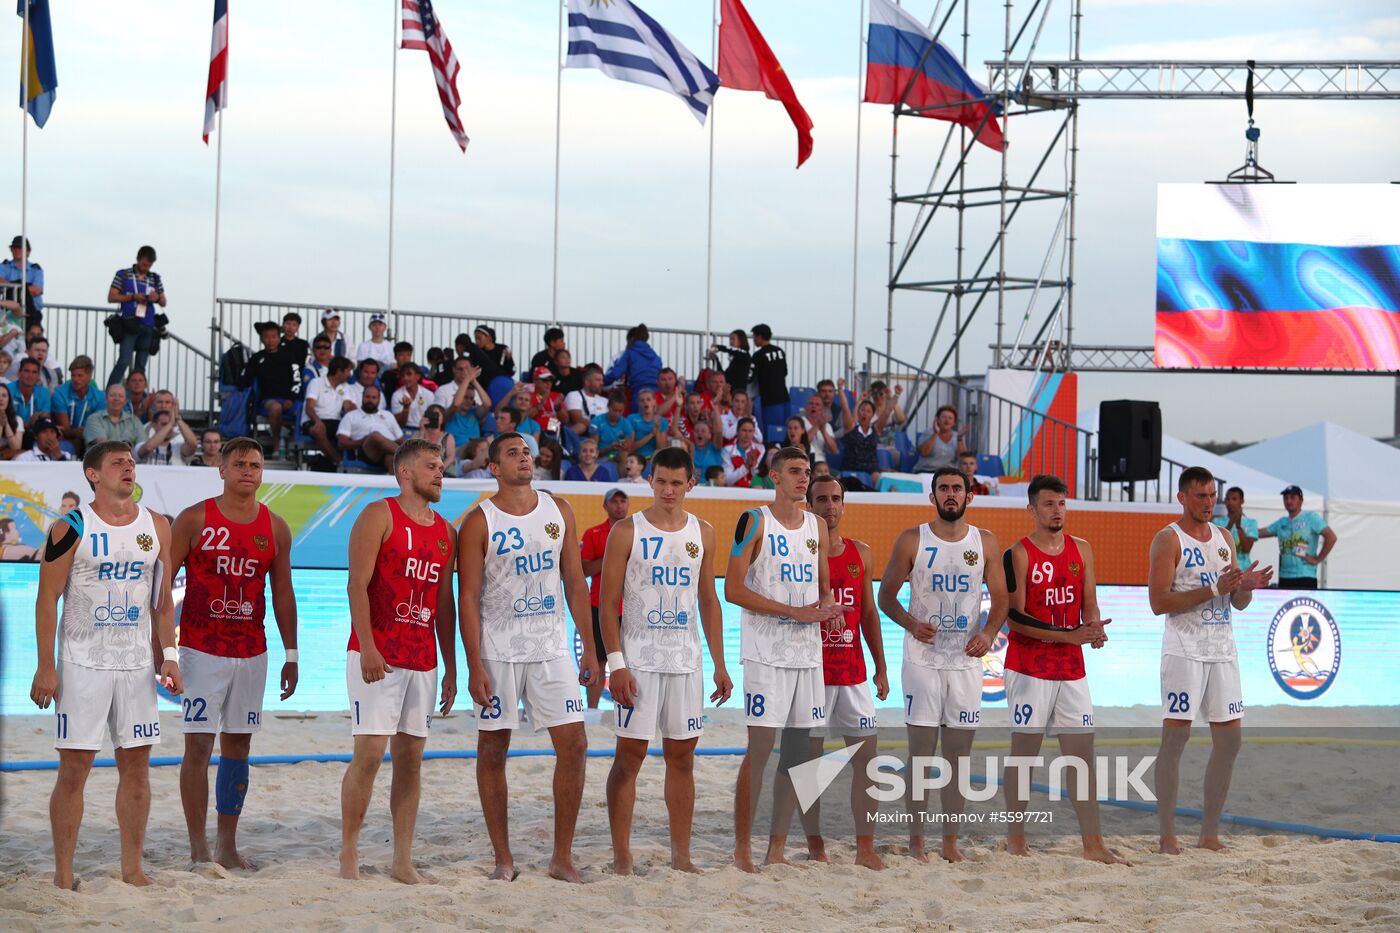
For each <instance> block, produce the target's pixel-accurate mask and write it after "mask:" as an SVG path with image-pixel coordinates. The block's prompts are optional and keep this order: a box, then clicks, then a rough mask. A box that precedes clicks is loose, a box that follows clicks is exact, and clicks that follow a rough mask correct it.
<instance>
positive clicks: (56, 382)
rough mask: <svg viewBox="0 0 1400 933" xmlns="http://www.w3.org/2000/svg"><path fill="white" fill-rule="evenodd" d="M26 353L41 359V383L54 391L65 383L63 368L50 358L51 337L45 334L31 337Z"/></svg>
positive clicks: (35, 358) (26, 343)
mask: <svg viewBox="0 0 1400 933" xmlns="http://www.w3.org/2000/svg"><path fill="white" fill-rule="evenodd" d="M24 355H25V356H27V357H29V358H30V359H32V360H38V361H39V384H40V385H42V386H43V387H44V388H46V389H48V390H49V391H50V392H52V391H53V390H54V389H57V388H58V387H59V386H60V385H62V384H63V370H62V369H60V368H59V367H58V365H57V364H55V363H54V361H53V360H51V359H49V338H47V337H45V336H44V335H43V334H36V335H35V336H33V337H30V338H29V339H28V340H27V341H26V342H25V349H24ZM16 365H18V364H16Z"/></svg>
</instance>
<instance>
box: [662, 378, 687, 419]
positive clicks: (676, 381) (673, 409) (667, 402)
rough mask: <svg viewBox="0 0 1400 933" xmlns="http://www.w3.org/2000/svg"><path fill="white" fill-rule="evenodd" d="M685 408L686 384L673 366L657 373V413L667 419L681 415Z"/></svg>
mask: <svg viewBox="0 0 1400 933" xmlns="http://www.w3.org/2000/svg"><path fill="white" fill-rule="evenodd" d="M684 410H685V386H684V385H682V384H681V378H680V376H678V375H676V371H675V370H674V369H672V368H671V367H669V366H667V367H664V368H663V369H662V370H661V371H660V372H658V373H657V374H656V413H657V414H659V415H660V416H661V417H663V418H665V419H666V420H667V421H673V420H675V419H676V418H678V417H680V414H681V412H682V411H684Z"/></svg>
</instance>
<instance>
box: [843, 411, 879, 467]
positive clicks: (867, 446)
mask: <svg viewBox="0 0 1400 933" xmlns="http://www.w3.org/2000/svg"><path fill="white" fill-rule="evenodd" d="M843 398H844V396H843ZM879 446H880V432H879V429H878V428H877V427H876V426H875V403H874V402H872V401H871V400H870V399H868V398H863V399H861V400H860V404H859V405H857V406H856V423H855V424H854V425H853V426H852V427H851V429H850V430H849V431H847V432H846V434H845V436H844V437H842V438H841V475H842V476H848V475H849V474H851V473H868V474H869V475H870V477H871V480H872V482H871V485H872V486H873V485H875V483H874V480H875V478H876V472H877V471H878V470H879V469H880V455H879V453H878V452H877V451H878V448H879Z"/></svg>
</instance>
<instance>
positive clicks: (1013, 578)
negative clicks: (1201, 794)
mask: <svg viewBox="0 0 1400 933" xmlns="http://www.w3.org/2000/svg"><path fill="white" fill-rule="evenodd" d="M1028 493H1029V495H1030V504H1029V505H1028V506H1027V511H1029V512H1030V513H1031V517H1032V518H1033V519H1034V520H1035V530H1034V531H1032V532H1031V533H1030V535H1029V536H1027V537H1025V538H1022V539H1021V540H1020V541H1018V542H1016V543H1015V544H1013V545H1012V546H1011V549H1010V550H1009V551H1007V552H1006V559H1005V565H1006V585H1007V589H1008V590H1009V591H1010V596H1011V610H1010V614H1011V618H1010V620H1009V624H1010V626H1011V634H1010V638H1009V643H1008V645H1007V648H1006V705H1007V706H1008V707H1009V708H1010V710H1011V756H1010V757H1011V759H1012V760H1013V761H1014V760H1015V759H1018V758H1021V759H1024V758H1034V757H1035V756H1036V755H1038V754H1039V753H1040V745H1041V742H1042V741H1043V740H1044V738H1045V732H1046V730H1047V727H1048V728H1049V729H1051V730H1053V731H1054V732H1055V733H1056V734H1057V735H1058V736H1059V739H1060V753H1061V754H1062V755H1064V756H1066V757H1072V758H1077V759H1079V760H1080V761H1082V762H1083V763H1084V768H1083V769H1082V770H1081V769H1077V768H1075V769H1071V770H1072V771H1077V772H1078V774H1079V775H1080V779H1077V780H1076V779H1071V780H1070V782H1069V783H1070V788H1069V790H1070V799H1071V800H1072V801H1073V803H1074V812H1075V815H1076V816H1077V817H1078V818H1079V834H1080V837H1081V838H1082V839H1083V841H1084V857H1085V858H1086V859H1091V860H1093V861H1096V862H1107V863H1109V864H1115V863H1116V864H1122V865H1126V864H1129V863H1128V862H1126V861H1124V860H1123V859H1121V858H1119V857H1118V855H1117V854H1116V853H1114V852H1113V851H1112V850H1111V849H1109V848H1108V846H1106V845H1105V844H1104V841H1103V835H1102V833H1101V832H1100V830H1099V805H1098V801H1097V800H1096V799H1095V794H1094V707H1093V703H1092V702H1091V701H1090V699H1089V684H1088V681H1087V680H1086V679H1085V677H1084V648H1083V646H1084V645H1091V646H1092V647H1094V648H1101V647H1103V645H1104V643H1105V642H1106V641H1107V640H1108V636H1107V635H1106V634H1105V633H1104V626H1105V625H1107V624H1108V623H1109V622H1110V621H1111V620H1109V619H1102V618H1100V616H1099V601H1098V594H1097V592H1096V587H1095V578H1094V551H1093V549H1092V548H1091V547H1089V542H1088V541H1085V540H1084V539H1082V538H1076V537H1073V536H1072V535H1067V534H1065V498H1066V496H1067V495H1068V494H1069V487H1068V486H1066V485H1065V482H1064V480H1062V479H1060V478H1059V477H1058V476H1049V475H1044V474H1042V475H1039V476H1036V477H1034V478H1032V479H1031V483H1030V488H1029V490H1028ZM1084 776H1087V780H1086V779H1083V778H1084ZM1029 779H1030V774H1029V769H1027V768H1025V767H1021V766H1017V765H1014V764H1008V766H1007V769H1006V776H1005V780H1004V786H1005V788H1006V808H1007V810H1008V811H1009V813H1010V816H1011V818H1010V819H1008V821H1007V826H1008V827H1009V828H1008V830H1007V837H1006V845H1007V850H1008V851H1010V852H1011V853H1012V854H1013V855H1028V854H1030V850H1029V848H1028V847H1027V846H1026V835H1025V833H1026V830H1025V823H1024V822H1022V821H1021V820H1020V819H1018V817H1019V815H1020V814H1022V813H1024V812H1025V809H1026V803H1027V801H1028V799H1029V796H1030V787H1029V786H1028V784H1029Z"/></svg>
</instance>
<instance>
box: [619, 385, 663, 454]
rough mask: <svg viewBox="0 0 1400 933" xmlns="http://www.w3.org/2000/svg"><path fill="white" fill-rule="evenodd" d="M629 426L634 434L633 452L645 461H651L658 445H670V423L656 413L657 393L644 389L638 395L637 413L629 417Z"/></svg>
mask: <svg viewBox="0 0 1400 933" xmlns="http://www.w3.org/2000/svg"><path fill="white" fill-rule="evenodd" d="M627 424H628V426H629V428H630V429H631V433H632V451H631V452H634V453H638V454H641V455H642V459H643V460H644V461H649V460H651V455H652V454H654V453H656V448H657V446H658V445H662V444H666V443H668V440H667V437H666V432H667V431H669V430H670V429H671V425H670V422H668V421H667V420H666V419H665V418H663V417H661V416H660V415H658V414H657V413H656V393H655V392H653V391H652V390H651V389H643V390H642V391H641V392H638V393H637V413H636V414H635V415H628V416H627Z"/></svg>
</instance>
